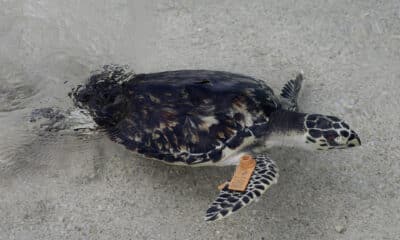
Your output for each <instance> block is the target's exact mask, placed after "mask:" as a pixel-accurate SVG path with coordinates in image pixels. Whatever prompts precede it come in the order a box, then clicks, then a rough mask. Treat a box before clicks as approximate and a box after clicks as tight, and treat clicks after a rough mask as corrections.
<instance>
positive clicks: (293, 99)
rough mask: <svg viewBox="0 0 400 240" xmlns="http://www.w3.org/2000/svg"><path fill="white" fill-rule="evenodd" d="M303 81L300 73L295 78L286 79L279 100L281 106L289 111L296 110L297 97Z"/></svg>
mask: <svg viewBox="0 0 400 240" xmlns="http://www.w3.org/2000/svg"><path fill="white" fill-rule="evenodd" d="M302 83H303V75H302V74H301V73H300V74H298V75H297V77H296V79H294V80H293V79H292V80H290V81H288V82H287V83H286V84H285V86H284V87H283V88H282V92H281V100H282V104H283V107H284V108H285V109H287V110H289V111H297V110H298V105H297V98H298V96H299V93H300V90H301V85H302Z"/></svg>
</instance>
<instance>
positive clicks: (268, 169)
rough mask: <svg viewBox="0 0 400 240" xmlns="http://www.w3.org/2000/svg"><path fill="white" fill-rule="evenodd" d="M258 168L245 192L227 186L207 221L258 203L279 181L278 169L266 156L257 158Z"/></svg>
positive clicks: (209, 212)
mask: <svg viewBox="0 0 400 240" xmlns="http://www.w3.org/2000/svg"><path fill="white" fill-rule="evenodd" d="M256 161H257V164H256V168H255V170H254V173H253V175H252V176H251V178H250V182H249V184H248V186H247V188H246V191H245V192H236V191H232V190H229V189H228V186H229V185H226V186H225V187H224V188H223V189H222V190H221V192H220V194H219V196H218V198H217V199H216V200H215V201H214V202H213V203H212V204H211V206H210V207H209V208H208V210H207V213H206V217H205V220H206V221H214V220H218V219H222V218H224V217H227V216H229V215H230V214H232V213H234V212H236V211H237V210H239V209H241V208H243V207H245V206H247V205H249V204H251V203H252V202H253V201H258V199H259V197H260V196H261V195H262V194H263V193H264V192H265V191H267V189H268V188H269V187H270V186H271V185H272V184H275V183H277V181H278V177H279V174H278V168H277V167H276V165H275V163H274V161H273V160H271V159H270V158H268V157H267V156H265V155H258V156H257V157H256Z"/></svg>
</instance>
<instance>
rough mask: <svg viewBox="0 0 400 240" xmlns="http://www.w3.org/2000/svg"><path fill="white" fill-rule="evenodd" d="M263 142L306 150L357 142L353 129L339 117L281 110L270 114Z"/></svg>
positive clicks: (343, 146) (346, 145)
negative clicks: (269, 125) (265, 139)
mask: <svg viewBox="0 0 400 240" xmlns="http://www.w3.org/2000/svg"><path fill="white" fill-rule="evenodd" d="M270 120H271V121H270V123H271V134H270V136H269V137H268V138H267V145H286V146H295V147H300V148H305V149H308V150H328V149H339V148H340V149H342V148H349V147H355V146H359V145H361V141H360V138H359V137H358V135H357V134H356V132H355V131H353V130H351V129H350V127H349V125H348V124H347V123H345V122H344V121H343V120H341V119H339V118H337V117H334V116H327V115H321V114H306V113H298V112H291V111H286V110H281V111H277V112H274V113H273V114H271V116H270Z"/></svg>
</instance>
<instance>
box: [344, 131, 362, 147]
mask: <svg viewBox="0 0 400 240" xmlns="http://www.w3.org/2000/svg"><path fill="white" fill-rule="evenodd" d="M360 145H361V140H360V137H359V136H358V135H357V133H356V132H354V131H351V135H350V137H349V140H348V141H347V146H348V147H355V146H360Z"/></svg>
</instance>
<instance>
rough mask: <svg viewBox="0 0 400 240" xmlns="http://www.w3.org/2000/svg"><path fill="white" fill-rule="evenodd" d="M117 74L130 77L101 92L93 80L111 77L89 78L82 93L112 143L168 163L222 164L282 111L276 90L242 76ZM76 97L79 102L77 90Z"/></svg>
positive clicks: (198, 72) (196, 72) (185, 72)
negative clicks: (227, 154)
mask: <svg viewBox="0 0 400 240" xmlns="http://www.w3.org/2000/svg"><path fill="white" fill-rule="evenodd" d="M119 70H120V69H119ZM108 75H110V76H112V74H111V73H110V74H108ZM119 75H127V76H129V79H127V80H126V81H120V80H119V82H118V84H114V85H113V86H112V87H107V88H103V91H102V90H101V89H100V90H99V89H98V88H96V87H93V85H95V86H96V84H97V83H96V82H95V81H93V79H96V76H101V77H102V78H103V77H104V76H107V74H105V73H104V72H103V73H101V74H98V75H93V76H92V77H91V78H90V79H91V82H90V83H88V84H90V85H86V86H85V87H84V88H82V89H81V90H80V91H81V92H84V93H85V99H86V102H89V103H91V105H90V106H88V107H87V108H88V110H89V111H91V112H92V113H93V115H95V116H97V118H96V117H95V121H96V122H98V123H99V124H100V125H101V126H104V129H105V130H106V131H107V132H108V134H109V135H110V137H111V139H112V140H113V141H116V142H118V143H120V144H123V145H124V146H125V147H126V148H128V149H130V150H133V151H136V152H138V153H140V154H143V155H145V156H147V157H151V158H156V159H159V160H163V161H166V162H169V163H176V162H181V163H185V164H196V163H203V162H206V161H214V162H215V161H218V160H220V159H221V158H222V157H223V156H222V155H223V150H224V149H225V148H230V149H237V148H240V147H243V146H242V144H243V142H244V139H245V138H247V137H255V138H258V137H261V136H262V135H263V134H264V133H265V132H266V131H267V130H268V116H269V115H270V113H272V112H273V111H275V110H277V109H279V108H280V103H279V101H278V99H277V98H276V96H275V95H274V93H273V91H272V89H270V88H269V87H268V86H266V85H265V84H264V83H263V82H262V81H260V80H256V79H254V78H251V77H248V76H244V75H239V74H232V73H228V72H220V71H207V70H181V71H169V72H160V73H150V74H138V75H135V76H132V75H131V74H126V73H120V74H119ZM99 84H103V85H104V80H103V79H102V81H101V82H99ZM88 89H96V91H98V92H99V91H100V92H101V95H103V96H104V95H106V96H107V100H108V102H107V101H106V102H105V100H104V97H103V98H101V99H100V100H101V101H98V99H96V98H99V97H98V95H99V93H92V94H90V91H88ZM114 89H118V91H115V90H114ZM88 92H89V94H88ZM75 96H78V97H76V99H77V100H79V96H80V95H79V92H78V93H77V94H75ZM87 98H89V100H87ZM96 102H99V103H100V104H99V105H96ZM80 105H85V103H81V104H80ZM111 116H118V118H117V119H114V118H112V117H111ZM107 119H111V120H112V121H107Z"/></svg>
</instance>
